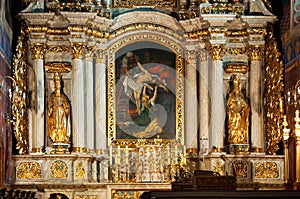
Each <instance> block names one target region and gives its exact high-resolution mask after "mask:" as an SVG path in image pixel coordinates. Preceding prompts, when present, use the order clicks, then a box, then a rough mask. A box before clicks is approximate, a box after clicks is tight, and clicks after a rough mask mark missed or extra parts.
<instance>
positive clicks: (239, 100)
mask: <svg viewBox="0 0 300 199" xmlns="http://www.w3.org/2000/svg"><path fill="white" fill-rule="evenodd" d="M232 86H233V89H232V91H231V92H230V93H229V95H228V100H227V115H228V142H229V143H230V144H247V141H248V127H249V113H250V106H249V105H248V103H247V102H246V99H245V97H244V95H243V94H242V92H241V90H240V78H239V76H238V75H233V76H232Z"/></svg>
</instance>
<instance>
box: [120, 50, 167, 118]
mask: <svg viewBox="0 0 300 199" xmlns="http://www.w3.org/2000/svg"><path fill="white" fill-rule="evenodd" d="M127 55H128V53H127ZM130 55H131V57H135V56H134V55H133V54H130ZM134 59H135V61H136V65H137V68H138V69H139V72H138V73H136V74H134V75H133V74H131V72H130V71H128V70H125V71H127V72H126V73H127V75H126V76H125V79H124V82H123V85H124V91H125V93H126V95H128V96H129V97H130V98H131V99H132V101H133V102H134V103H135V105H136V113H137V114H138V115H140V114H141V93H142V90H143V87H144V85H145V83H155V84H162V85H163V82H162V81H161V79H160V78H159V77H158V76H156V75H153V74H151V73H150V72H149V71H148V70H146V69H145V68H144V67H143V66H142V64H141V63H140V62H139V61H138V59H136V58H134ZM124 68H125V67H124Z"/></svg>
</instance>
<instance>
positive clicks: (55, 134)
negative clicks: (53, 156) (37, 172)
mask: <svg viewBox="0 0 300 199" xmlns="http://www.w3.org/2000/svg"><path fill="white" fill-rule="evenodd" d="M54 88H55V90H54V92H53V93H52V94H51V95H50V99H49V104H48V113H47V116H48V137H49V138H50V139H51V141H52V142H53V143H70V134H71V130H70V110H71V106H70V103H69V100H68V98H67V96H66V95H65V94H64V93H63V92H62V90H61V81H60V76H59V74H58V73H54Z"/></svg>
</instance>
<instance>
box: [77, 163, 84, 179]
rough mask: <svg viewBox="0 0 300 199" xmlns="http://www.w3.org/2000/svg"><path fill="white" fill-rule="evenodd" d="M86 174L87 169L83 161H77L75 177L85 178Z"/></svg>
mask: <svg viewBox="0 0 300 199" xmlns="http://www.w3.org/2000/svg"><path fill="white" fill-rule="evenodd" d="M84 176H85V169H84V166H83V163H82V161H79V162H76V166H75V178H77V179H84Z"/></svg>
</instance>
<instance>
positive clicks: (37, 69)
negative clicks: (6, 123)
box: [29, 43, 45, 153]
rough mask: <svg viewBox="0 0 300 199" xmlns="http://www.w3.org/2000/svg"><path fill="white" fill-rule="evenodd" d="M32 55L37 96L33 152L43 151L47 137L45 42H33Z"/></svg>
mask: <svg viewBox="0 0 300 199" xmlns="http://www.w3.org/2000/svg"><path fill="white" fill-rule="evenodd" d="M31 53H32V54H31V55H32V63H33V70H34V73H35V75H34V78H35V85H34V86H35V88H36V89H35V92H34V93H35V94H36V95H34V96H33V97H35V99H34V102H35V104H32V106H34V108H32V112H31V114H32V115H31V120H32V122H33V123H32V135H31V138H32V139H31V144H30V143H29V146H30V145H31V153H42V148H43V146H44V139H45V129H44V126H45V117H44V113H45V112H44V111H45V103H44V101H45V88H44V87H45V82H44V44H40V43H39V44H32V45H31Z"/></svg>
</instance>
